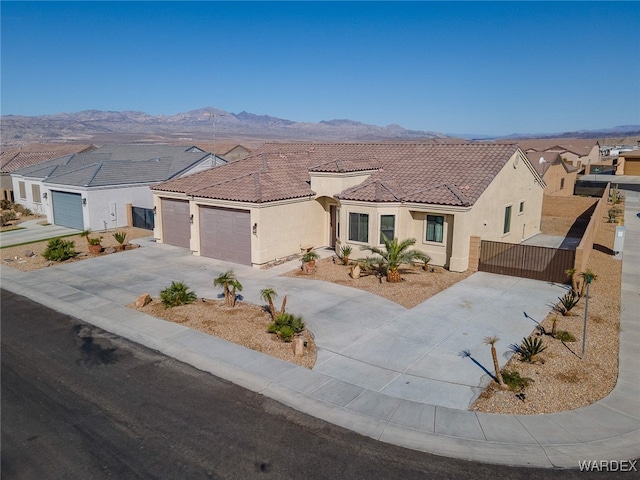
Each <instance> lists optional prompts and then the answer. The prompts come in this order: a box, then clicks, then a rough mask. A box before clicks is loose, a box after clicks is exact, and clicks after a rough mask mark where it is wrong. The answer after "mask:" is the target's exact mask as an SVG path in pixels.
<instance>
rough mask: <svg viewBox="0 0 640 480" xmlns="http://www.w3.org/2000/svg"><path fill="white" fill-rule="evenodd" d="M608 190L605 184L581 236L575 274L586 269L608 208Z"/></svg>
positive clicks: (577, 250)
mask: <svg viewBox="0 0 640 480" xmlns="http://www.w3.org/2000/svg"><path fill="white" fill-rule="evenodd" d="M610 189H611V183H607V186H606V188H605V189H604V193H603V194H602V197H601V198H600V199H599V200H598V204H597V205H596V208H595V210H594V212H593V215H591V220H590V221H589V225H587V229H586V230H585V232H584V235H583V236H582V240H581V241H580V244H579V245H578V247H577V248H576V260H575V265H574V268H575V270H576V273H580V272H584V271H585V270H586V269H587V264H588V263H589V255H590V254H591V250H592V249H593V240H594V239H595V237H596V234H597V233H598V228H599V227H600V224H601V223H602V218H603V217H604V216H605V213H606V211H607V208H608V205H607V202H608V200H609V190H610Z"/></svg>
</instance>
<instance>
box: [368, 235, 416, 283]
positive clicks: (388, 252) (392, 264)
mask: <svg viewBox="0 0 640 480" xmlns="http://www.w3.org/2000/svg"><path fill="white" fill-rule="evenodd" d="M382 239H383V241H384V248H378V247H371V246H369V245H367V246H366V247H361V249H362V250H369V251H370V252H372V253H375V254H376V255H377V256H376V257H367V259H366V262H367V263H368V264H373V265H379V266H380V267H381V268H384V269H386V272H387V282H390V283H397V282H400V281H402V277H401V276H400V272H399V271H398V268H399V267H400V265H402V264H403V263H411V262H413V261H414V260H422V261H424V258H425V255H424V254H423V253H422V252H418V251H416V250H408V248H409V247H411V246H412V245H413V244H415V243H416V239H415V238H407V239H406V240H403V241H402V242H399V241H398V239H397V238H394V239H393V240H389V239H388V238H387V237H386V236H385V235H384V233H383V234H382Z"/></svg>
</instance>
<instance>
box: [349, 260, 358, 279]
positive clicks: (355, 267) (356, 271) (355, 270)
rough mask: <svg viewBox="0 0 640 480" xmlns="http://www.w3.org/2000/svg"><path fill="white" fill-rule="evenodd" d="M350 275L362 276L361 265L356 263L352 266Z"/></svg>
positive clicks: (354, 276) (353, 276)
mask: <svg viewBox="0 0 640 480" xmlns="http://www.w3.org/2000/svg"><path fill="white" fill-rule="evenodd" d="M349 275H351V278H360V265H358V264H357V263H356V264H355V265H354V266H353V267H351V273H350V274H349Z"/></svg>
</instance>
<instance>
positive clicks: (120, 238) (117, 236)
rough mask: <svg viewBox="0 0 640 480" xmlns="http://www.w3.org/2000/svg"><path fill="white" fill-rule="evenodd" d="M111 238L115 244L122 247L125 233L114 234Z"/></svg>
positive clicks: (125, 236)
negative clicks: (114, 240)
mask: <svg viewBox="0 0 640 480" xmlns="http://www.w3.org/2000/svg"><path fill="white" fill-rule="evenodd" d="M113 238H115V239H116V242H118V243H119V244H120V245H121V246H122V245H123V244H124V241H125V239H126V238H127V232H116V233H114V234H113Z"/></svg>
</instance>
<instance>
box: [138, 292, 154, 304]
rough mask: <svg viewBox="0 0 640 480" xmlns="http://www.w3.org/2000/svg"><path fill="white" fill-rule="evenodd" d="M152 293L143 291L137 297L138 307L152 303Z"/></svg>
mask: <svg viewBox="0 0 640 480" xmlns="http://www.w3.org/2000/svg"><path fill="white" fill-rule="evenodd" d="M151 301H152V300H151V295H149V294H148V293H143V294H142V295H140V296H139V297H138V298H136V308H140V307H144V306H145V305H148V304H150V303H151Z"/></svg>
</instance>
